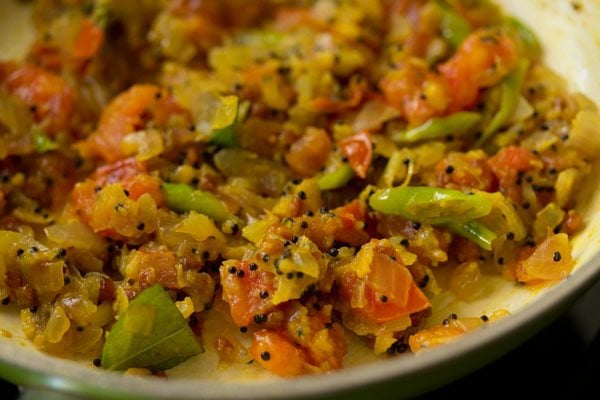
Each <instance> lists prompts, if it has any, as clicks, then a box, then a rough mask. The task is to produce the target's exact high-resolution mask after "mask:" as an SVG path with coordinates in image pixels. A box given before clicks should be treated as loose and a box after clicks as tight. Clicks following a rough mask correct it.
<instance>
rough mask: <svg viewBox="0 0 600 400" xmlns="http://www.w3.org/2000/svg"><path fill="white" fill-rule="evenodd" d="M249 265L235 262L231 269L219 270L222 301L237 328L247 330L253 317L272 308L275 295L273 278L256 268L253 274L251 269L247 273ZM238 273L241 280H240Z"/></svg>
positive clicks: (245, 262) (268, 273)
mask: <svg viewBox="0 0 600 400" xmlns="http://www.w3.org/2000/svg"><path fill="white" fill-rule="evenodd" d="M251 264H252V263H251V262H248V261H239V262H237V263H236V264H235V266H232V267H227V268H226V267H222V268H221V285H222V286H223V299H225V301H226V302H227V303H228V304H229V309H230V312H231V317H232V318H233V321H234V322H235V323H236V324H237V325H238V326H248V325H250V324H251V323H252V321H253V320H254V319H255V317H257V316H259V315H262V314H265V313H268V312H270V311H272V310H273V309H274V308H275V305H274V304H273V303H272V302H271V297H272V296H273V293H275V284H274V276H273V274H272V273H270V272H267V271H264V270H262V269H260V268H258V269H256V270H254V267H253V268H252V270H251V269H250V265H251ZM230 268H235V272H238V271H242V272H241V273H237V274H236V273H231V271H230V270H229V269H230ZM232 271H234V270H233V269H232ZM242 273H243V276H241V277H240V275H242ZM258 318H260V317H258Z"/></svg>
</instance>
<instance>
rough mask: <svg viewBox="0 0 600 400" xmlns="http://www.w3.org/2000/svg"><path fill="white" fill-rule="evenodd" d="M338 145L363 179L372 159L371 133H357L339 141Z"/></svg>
mask: <svg viewBox="0 0 600 400" xmlns="http://www.w3.org/2000/svg"><path fill="white" fill-rule="evenodd" d="M339 146H340V149H341V151H342V153H343V154H344V155H345V156H346V157H348V162H349V163H350V166H351V167H352V169H353V170H354V172H355V173H356V175H357V176H358V177H360V178H362V179H365V178H366V177H367V170H368V169H369V166H370V165H371V161H372V159H373V143H372V141H371V134H370V133H369V132H361V133H358V134H356V135H353V136H350V137H348V138H346V139H343V140H342V141H340V143H339Z"/></svg>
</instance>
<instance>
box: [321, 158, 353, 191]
mask: <svg viewBox="0 0 600 400" xmlns="http://www.w3.org/2000/svg"><path fill="white" fill-rule="evenodd" d="M352 178H354V170H353V169H352V167H351V166H350V165H349V164H347V163H344V164H342V165H340V166H339V167H338V168H336V169H335V170H333V171H331V172H328V173H326V174H325V175H323V176H321V177H320V178H319V180H318V181H317V183H318V184H319V189H321V190H334V189H339V188H341V187H342V186H345V185H346V184H347V183H348V182H350V180H351V179H352Z"/></svg>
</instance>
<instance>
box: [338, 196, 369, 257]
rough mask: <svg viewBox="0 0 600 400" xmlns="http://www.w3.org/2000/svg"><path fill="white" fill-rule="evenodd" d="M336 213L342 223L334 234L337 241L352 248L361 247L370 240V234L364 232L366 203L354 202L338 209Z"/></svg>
mask: <svg viewBox="0 0 600 400" xmlns="http://www.w3.org/2000/svg"><path fill="white" fill-rule="evenodd" d="M334 213H335V214H336V215H338V216H339V218H340V221H341V226H340V227H339V228H338V229H337V230H336V231H335V232H334V238H335V240H337V241H338V242H342V243H348V244H349V245H351V246H360V245H361V244H363V243H365V242H367V241H368V240H369V234H368V233H367V232H366V231H365V230H364V227H365V224H364V221H365V218H366V214H367V213H366V207H365V205H364V203H362V202H360V201H359V200H353V201H351V202H350V203H348V204H346V205H345V206H342V207H339V208H336V209H335V210H334Z"/></svg>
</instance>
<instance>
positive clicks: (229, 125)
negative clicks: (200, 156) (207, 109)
mask: <svg viewBox="0 0 600 400" xmlns="http://www.w3.org/2000/svg"><path fill="white" fill-rule="evenodd" d="M219 100H220V102H221V104H220V107H219V108H218V109H217V112H216V114H215V116H214V118H213V121H212V128H213V131H212V135H211V138H210V143H212V144H216V145H217V146H221V147H235V146H237V145H238V141H237V137H236V132H237V127H238V109H239V104H238V103H239V99H238V98H237V97H236V96H222V97H220V98H219Z"/></svg>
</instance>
